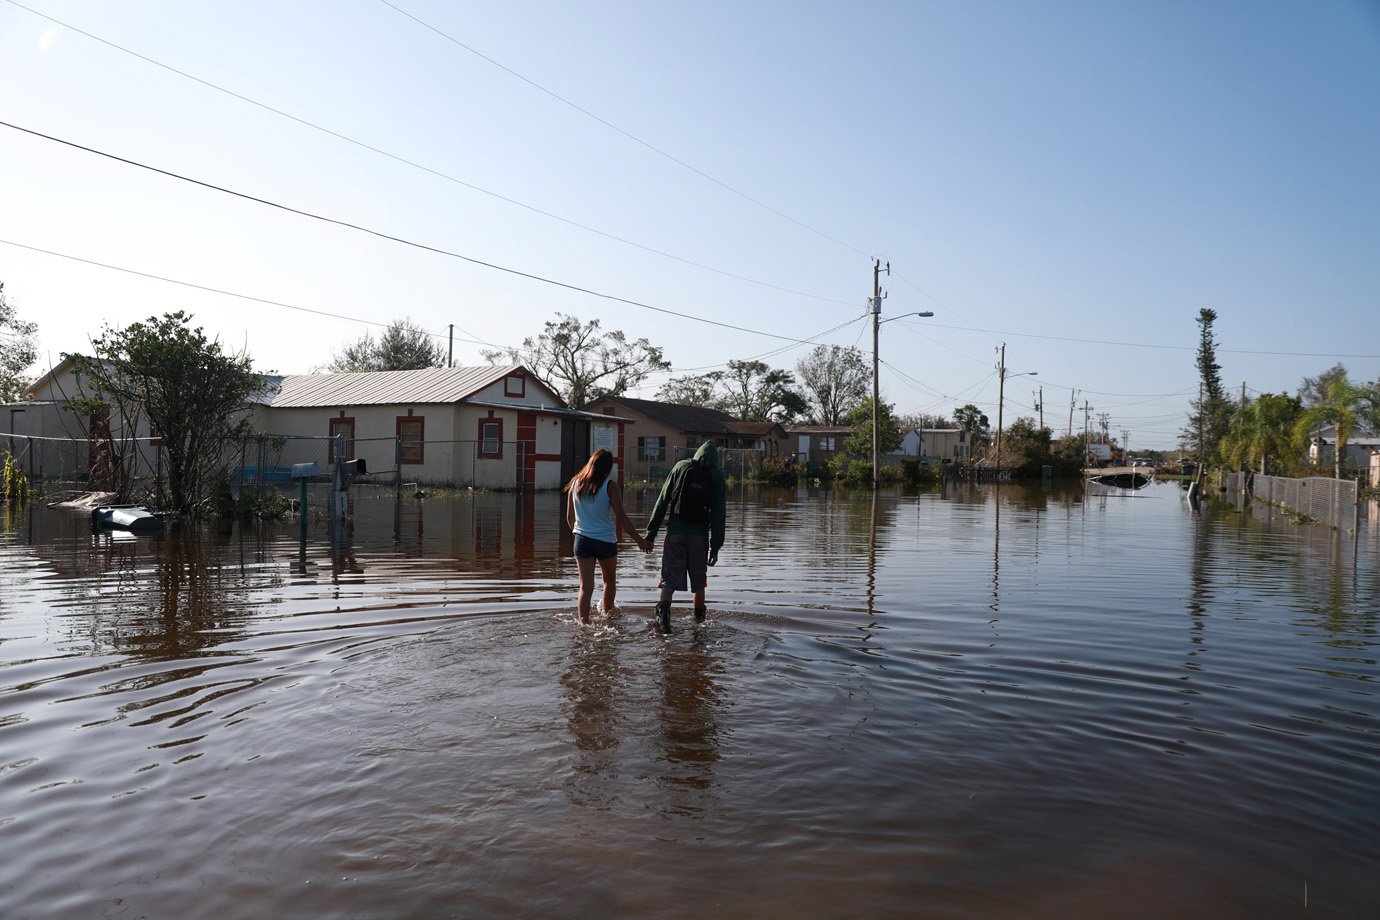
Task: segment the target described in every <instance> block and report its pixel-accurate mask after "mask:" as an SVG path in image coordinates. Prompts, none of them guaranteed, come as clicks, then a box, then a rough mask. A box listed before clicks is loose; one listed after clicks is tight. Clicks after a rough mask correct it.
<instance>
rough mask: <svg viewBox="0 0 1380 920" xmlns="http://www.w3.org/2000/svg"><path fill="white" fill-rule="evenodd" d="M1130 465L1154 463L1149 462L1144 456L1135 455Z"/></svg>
mask: <svg viewBox="0 0 1380 920" xmlns="http://www.w3.org/2000/svg"><path fill="white" fill-rule="evenodd" d="M1131 465H1132V466H1154V465H1155V464H1153V463H1151V462H1150V461H1149V460H1147V459H1146V458H1144V457H1136V458H1135V459H1134V460H1132V461H1131Z"/></svg>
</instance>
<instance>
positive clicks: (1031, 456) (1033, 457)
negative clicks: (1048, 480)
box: [1001, 418, 1052, 477]
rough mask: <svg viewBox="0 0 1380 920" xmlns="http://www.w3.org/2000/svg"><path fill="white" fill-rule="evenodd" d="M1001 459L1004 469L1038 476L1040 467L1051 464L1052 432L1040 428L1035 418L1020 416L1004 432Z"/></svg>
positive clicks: (1019, 475) (1022, 475)
mask: <svg viewBox="0 0 1380 920" xmlns="http://www.w3.org/2000/svg"><path fill="white" fill-rule="evenodd" d="M1001 454H1002V456H1001V461H1002V467H1003V468H1004V469H1014V470H1015V471H1016V476H1018V477H1025V476H1038V475H1040V468H1041V467H1043V466H1045V465H1047V464H1051V461H1052V456H1051V453H1050V432H1049V429H1048V428H1040V427H1038V426H1037V425H1036V423H1035V420H1034V419H1033V418H1018V419H1016V420H1015V421H1014V422H1012V423H1011V424H1010V426H1008V427H1007V429H1006V430H1005V431H1004V432H1002V440H1001Z"/></svg>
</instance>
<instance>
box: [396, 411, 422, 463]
mask: <svg viewBox="0 0 1380 920" xmlns="http://www.w3.org/2000/svg"><path fill="white" fill-rule="evenodd" d="M425 434H426V419H425V418H424V417H423V416H420V415H402V416H399V417H398V443H399V445H400V446H401V448H402V451H401V453H400V455H399V456H400V458H401V460H402V462H403V463H422V462H423V460H424V458H425V455H426V440H425Z"/></svg>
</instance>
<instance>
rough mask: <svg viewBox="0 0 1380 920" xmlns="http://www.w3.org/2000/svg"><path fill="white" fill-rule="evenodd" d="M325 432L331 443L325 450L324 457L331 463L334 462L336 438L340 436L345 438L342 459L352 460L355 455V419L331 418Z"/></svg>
mask: <svg viewBox="0 0 1380 920" xmlns="http://www.w3.org/2000/svg"><path fill="white" fill-rule="evenodd" d="M327 434H329V435H330V436H331V443H330V446H329V448H328V450H327V451H326V459H327V460H329V461H330V462H331V463H334V462H335V445H336V440H337V439H338V438H340V437H344V438H345V456H343V457H341V458H340V459H342V460H353V459H354V457H355V420H354V419H352V418H333V419H331V422H330V426H329V427H328V428H327Z"/></svg>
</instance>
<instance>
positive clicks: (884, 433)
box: [843, 396, 902, 467]
mask: <svg viewBox="0 0 1380 920" xmlns="http://www.w3.org/2000/svg"><path fill="white" fill-rule="evenodd" d="M844 424H846V425H851V426H853V430H852V431H851V432H850V433H849V435H848V437H847V438H846V439H845V440H844V442H843V446H844V449H845V450H846V451H848V453H850V454H855V455H857V456H860V457H867V458H869V460H868V466H869V467H871V465H872V464H871V459H870V458H871V457H872V397H871V396H869V397H867V398H866V399H864V400H863V401H862V402H860V403H858V405H856V406H854V407H853V411H852V412H849V413H848V418H847V419H845V420H844ZM901 440H902V438H901V428H900V426H899V425H897V424H896V413H895V411H894V409H893V407H892V405H891V403H888V402H886V401H885V400H884V401H883V402H882V403H881V405H880V407H879V408H878V411H877V453H879V454H889V453H891V452H892V451H896V450H900V449H901Z"/></svg>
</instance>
